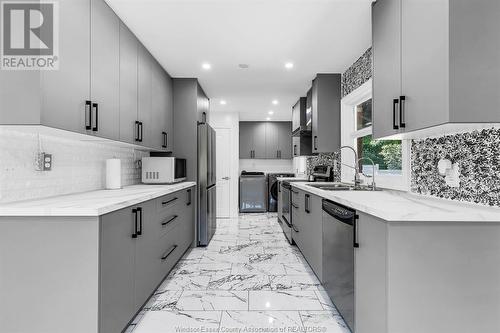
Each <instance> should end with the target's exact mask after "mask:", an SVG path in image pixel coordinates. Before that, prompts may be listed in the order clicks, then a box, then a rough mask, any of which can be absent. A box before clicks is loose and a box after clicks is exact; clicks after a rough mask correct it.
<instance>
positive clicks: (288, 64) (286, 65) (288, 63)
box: [285, 62, 293, 69]
mask: <svg viewBox="0 0 500 333" xmlns="http://www.w3.org/2000/svg"><path fill="white" fill-rule="evenodd" d="M285 68H286V69H292V68H293V62H287V63H285Z"/></svg>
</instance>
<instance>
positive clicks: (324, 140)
mask: <svg viewBox="0 0 500 333" xmlns="http://www.w3.org/2000/svg"><path fill="white" fill-rule="evenodd" d="M340 85H341V75H340V74H318V75H317V76H316V78H315V79H314V80H313V83H312V97H311V103H312V106H311V107H312V152H313V153H330V152H335V151H338V150H339V149H340V100H341V90H340Z"/></svg>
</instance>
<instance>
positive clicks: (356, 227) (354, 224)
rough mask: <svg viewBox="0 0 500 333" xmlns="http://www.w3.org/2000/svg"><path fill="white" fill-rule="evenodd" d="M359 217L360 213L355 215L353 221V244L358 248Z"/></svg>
mask: <svg viewBox="0 0 500 333" xmlns="http://www.w3.org/2000/svg"><path fill="white" fill-rule="evenodd" d="M358 219H359V215H356V216H355V217H354V222H353V225H352V226H353V228H354V233H353V236H352V237H353V239H352V246H353V247H356V248H358V247H359V243H358Z"/></svg>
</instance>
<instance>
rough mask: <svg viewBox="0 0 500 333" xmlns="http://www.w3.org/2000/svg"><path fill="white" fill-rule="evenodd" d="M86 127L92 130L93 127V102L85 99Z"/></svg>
mask: <svg viewBox="0 0 500 333" xmlns="http://www.w3.org/2000/svg"><path fill="white" fill-rule="evenodd" d="M85 129H86V130H87V131H90V130H91V129H92V102H91V101H85Z"/></svg>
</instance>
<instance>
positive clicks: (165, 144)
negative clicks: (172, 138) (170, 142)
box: [161, 132, 167, 148]
mask: <svg viewBox="0 0 500 333" xmlns="http://www.w3.org/2000/svg"><path fill="white" fill-rule="evenodd" d="M161 135H162V137H163V144H162V145H161V147H162V148H167V133H165V132H161Z"/></svg>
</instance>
